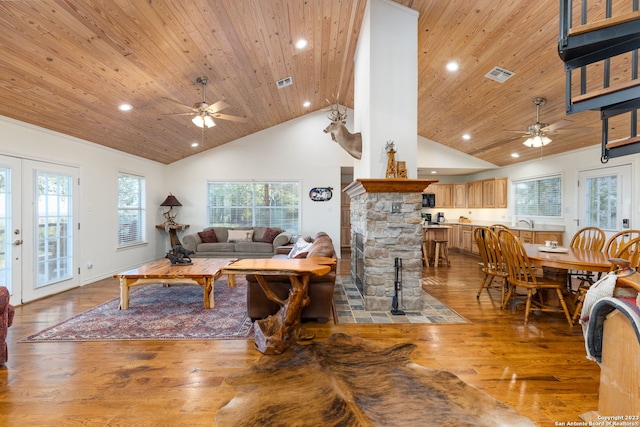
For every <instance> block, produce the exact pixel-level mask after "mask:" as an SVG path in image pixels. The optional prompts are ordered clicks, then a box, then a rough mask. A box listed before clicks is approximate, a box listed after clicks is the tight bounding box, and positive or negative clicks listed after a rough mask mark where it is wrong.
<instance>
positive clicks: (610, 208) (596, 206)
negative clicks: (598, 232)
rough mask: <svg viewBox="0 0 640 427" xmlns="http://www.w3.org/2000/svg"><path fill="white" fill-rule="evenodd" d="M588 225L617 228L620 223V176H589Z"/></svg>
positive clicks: (587, 181)
mask: <svg viewBox="0 0 640 427" xmlns="http://www.w3.org/2000/svg"><path fill="white" fill-rule="evenodd" d="M585 184H586V205H587V223H586V224H585V225H586V226H590V227H598V228H601V229H603V230H615V229H616V227H617V224H618V188H619V185H618V176H617V175H609V176H599V177H593V178H587V179H586V181H585Z"/></svg>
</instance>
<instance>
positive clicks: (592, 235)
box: [569, 227, 607, 251]
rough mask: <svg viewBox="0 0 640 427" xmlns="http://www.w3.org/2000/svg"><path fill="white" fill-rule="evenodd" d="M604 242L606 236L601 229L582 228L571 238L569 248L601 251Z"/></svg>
mask: <svg viewBox="0 0 640 427" xmlns="http://www.w3.org/2000/svg"><path fill="white" fill-rule="evenodd" d="M606 240H607V236H606V235H605V234H604V231H602V229H600V228H598V227H584V228H581V229H580V230H578V231H576V234H574V235H573V237H572V238H571V243H569V247H571V248H579V249H589V250H592V251H601V250H602V248H603V247H604V244H605V241H606Z"/></svg>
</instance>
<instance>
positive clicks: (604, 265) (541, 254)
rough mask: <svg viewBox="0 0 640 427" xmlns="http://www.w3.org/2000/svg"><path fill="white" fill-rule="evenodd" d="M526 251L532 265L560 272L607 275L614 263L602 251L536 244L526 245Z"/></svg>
mask: <svg viewBox="0 0 640 427" xmlns="http://www.w3.org/2000/svg"><path fill="white" fill-rule="evenodd" d="M524 249H525V251H526V252H527V256H528V257H529V260H530V261H531V263H532V264H535V265H539V266H541V267H547V268H553V269H558V270H566V271H569V270H582V271H593V272H598V273H606V272H609V271H610V270H611V266H612V263H611V261H609V258H608V256H607V255H606V254H605V253H604V252H602V251H594V250H590V249H580V248H571V247H567V248H563V247H557V248H551V247H546V246H544V245H540V244H535V243H525V244H524Z"/></svg>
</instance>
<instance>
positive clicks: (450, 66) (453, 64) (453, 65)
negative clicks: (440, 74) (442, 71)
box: [446, 61, 460, 71]
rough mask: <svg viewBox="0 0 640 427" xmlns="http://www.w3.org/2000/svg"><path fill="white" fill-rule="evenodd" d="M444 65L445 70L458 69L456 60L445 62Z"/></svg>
mask: <svg viewBox="0 0 640 427" xmlns="http://www.w3.org/2000/svg"><path fill="white" fill-rule="evenodd" d="M446 67H447V71H458V69H459V68H460V66H459V65H458V63H457V62H456V61H450V62H447V65H446Z"/></svg>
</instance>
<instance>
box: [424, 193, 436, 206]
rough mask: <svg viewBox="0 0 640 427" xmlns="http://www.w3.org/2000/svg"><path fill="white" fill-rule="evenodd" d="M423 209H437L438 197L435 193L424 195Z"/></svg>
mask: <svg viewBox="0 0 640 427" xmlns="http://www.w3.org/2000/svg"><path fill="white" fill-rule="evenodd" d="M422 207H423V208H435V207H436V195H435V194H433V193H422Z"/></svg>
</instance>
